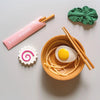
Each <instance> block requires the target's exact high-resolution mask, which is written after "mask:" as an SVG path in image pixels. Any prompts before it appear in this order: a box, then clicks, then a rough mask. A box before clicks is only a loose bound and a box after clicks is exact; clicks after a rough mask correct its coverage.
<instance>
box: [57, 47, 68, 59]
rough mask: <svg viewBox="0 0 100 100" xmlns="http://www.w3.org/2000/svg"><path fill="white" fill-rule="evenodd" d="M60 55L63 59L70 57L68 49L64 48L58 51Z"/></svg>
mask: <svg viewBox="0 0 100 100" xmlns="http://www.w3.org/2000/svg"><path fill="white" fill-rule="evenodd" d="M58 57H59V58H60V59H61V60H67V59H68V57H69V52H68V50H66V49H64V48H62V49H59V51H58Z"/></svg>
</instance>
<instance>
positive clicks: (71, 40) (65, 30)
mask: <svg viewBox="0 0 100 100" xmlns="http://www.w3.org/2000/svg"><path fill="white" fill-rule="evenodd" d="M62 30H63V31H64V32H65V34H66V35H67V37H68V39H69V40H70V42H71V43H72V45H73V46H74V48H75V49H76V51H77V52H78V54H79V55H80V56H81V58H82V60H83V61H84V63H85V64H86V65H87V67H88V69H89V70H91V69H92V68H94V66H93V64H92V63H91V62H90V60H89V59H87V58H88V57H87V56H86V55H85V53H84V52H83V51H82V50H81V49H80V48H79V46H78V44H77V43H76V42H75V41H74V39H73V38H72V36H71V35H70V34H69V32H68V31H67V29H66V28H65V27H63V28H62ZM82 52H83V53H82ZM89 64H90V65H91V66H92V68H91V67H90V65H89Z"/></svg>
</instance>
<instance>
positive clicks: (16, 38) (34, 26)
mask: <svg viewBox="0 0 100 100" xmlns="http://www.w3.org/2000/svg"><path fill="white" fill-rule="evenodd" d="M41 18H42V17H40V18H38V19H36V20H34V21H32V22H31V23H30V24H28V25H27V26H25V27H24V28H22V29H20V30H19V31H18V32H16V33H14V34H13V35H11V36H10V37H8V38H7V39H5V40H3V43H4V44H5V46H6V47H7V49H8V50H9V49H11V48H13V47H14V46H16V45H17V44H18V43H20V42H21V41H23V40H24V39H26V38H27V37H29V36H30V35H32V34H33V33H35V32H36V31H38V30H39V29H41V28H42V27H44V26H45V25H46V23H45V22H40V21H39V20H40V19H41Z"/></svg>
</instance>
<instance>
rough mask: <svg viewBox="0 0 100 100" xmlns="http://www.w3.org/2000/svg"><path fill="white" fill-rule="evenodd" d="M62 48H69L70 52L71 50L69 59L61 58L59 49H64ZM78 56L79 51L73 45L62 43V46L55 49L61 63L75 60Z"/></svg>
mask: <svg viewBox="0 0 100 100" xmlns="http://www.w3.org/2000/svg"><path fill="white" fill-rule="evenodd" d="M62 48H64V49H66V50H68V52H69V57H68V59H67V60H61V59H60V58H59V56H58V51H59V50H60V49H62ZM77 56H78V54H77V52H76V51H75V50H74V49H72V48H71V47H69V46H66V45H61V46H59V47H57V49H56V50H55V57H56V59H57V60H58V61H59V62H61V63H70V62H73V61H75V60H76V59H77Z"/></svg>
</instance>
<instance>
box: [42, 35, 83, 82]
mask: <svg viewBox="0 0 100 100" xmlns="http://www.w3.org/2000/svg"><path fill="white" fill-rule="evenodd" d="M65 36H66V35H57V36H54V37H52V38H50V39H49V40H48V41H47V42H46V43H45V44H44V46H43V48H42V51H41V63H42V67H43V69H44V71H45V72H46V73H47V74H48V75H49V76H50V77H52V78H54V79H56V80H60V81H65V80H71V79H73V78H75V77H76V76H78V75H79V74H80V72H81V71H82V70H83V68H84V64H83V65H82V66H81V68H80V71H79V73H76V74H75V75H74V76H73V77H71V78H67V76H66V78H65V77H63V78H57V76H56V74H55V75H54V73H52V72H51V71H50V70H49V69H47V68H46V67H45V66H44V64H43V59H42V54H43V52H44V49H45V47H46V46H47V44H48V43H49V42H50V41H52V40H53V39H55V38H59V37H62V38H63V37H65ZM74 39H75V40H76V41H77V42H78V44H79V45H80V46H81V48H82V50H83V52H84V53H85V50H84V47H83V46H82V44H81V43H80V42H79V40H77V39H76V38H74Z"/></svg>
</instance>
